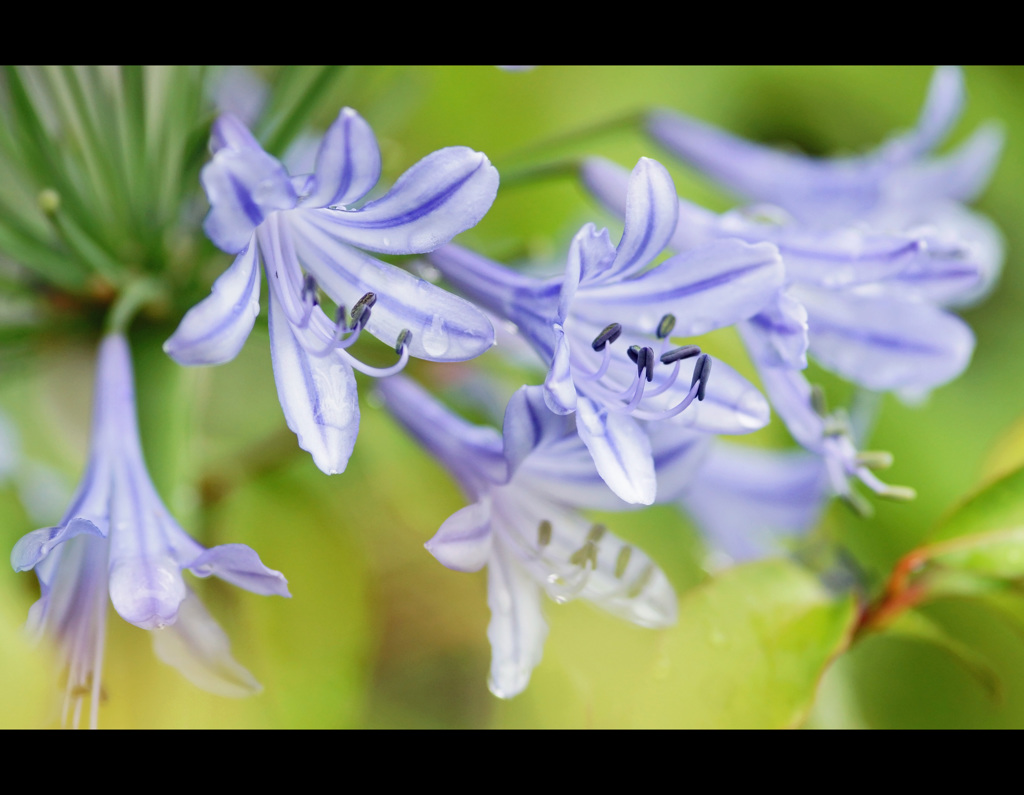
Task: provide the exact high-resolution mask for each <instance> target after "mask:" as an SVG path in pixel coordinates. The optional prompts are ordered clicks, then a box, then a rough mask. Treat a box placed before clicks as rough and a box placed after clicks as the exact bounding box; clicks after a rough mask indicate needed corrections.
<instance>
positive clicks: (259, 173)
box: [164, 108, 498, 474]
mask: <svg viewBox="0 0 1024 795" xmlns="http://www.w3.org/2000/svg"><path fill="white" fill-rule="evenodd" d="M210 146H211V149H212V151H213V159H212V160H211V161H210V163H208V164H207V165H206V166H205V167H204V168H203V172H202V183H203V188H204V189H205V191H206V195H207V197H208V198H209V200H210V213H209V215H207V217H206V221H205V224H204V228H205V230H206V233H207V235H209V237H210V239H211V240H212V241H213V242H214V243H215V244H216V245H217V246H218V247H220V248H221V249H223V250H224V251H226V252H228V253H231V254H237V255H238V256H237V257H236V259H235V261H234V263H233V264H232V265H231V267H230V268H229V269H228V270H227V271H226V272H225V273H224V274H223V275H222V276H221V277H220V278H219V279H218V280H217V281H216V283H215V284H214V285H213V292H212V294H211V295H210V296H209V297H208V298H206V299H205V300H203V301H202V302H200V303H199V304H197V305H196V306H194V307H193V308H192V309H191V310H189V312H188V313H187V314H186V315H185V317H184V318H183V319H182V321H181V325H179V327H178V329H177V331H176V332H175V333H174V335H173V336H172V337H171V338H170V339H169V340H167V342H166V343H165V345H164V350H165V351H166V352H167V353H168V354H169V355H170V356H171V357H172V358H174V360H175V361H177V362H179V363H180V364H188V365H199V364H221V363H223V362H227V361H229V360H231V359H232V358H234V356H235V355H236V354H237V353H238V351H239V350H240V349H241V347H242V345H243V344H244V342H245V340H246V338H247V337H248V335H249V332H250V331H251V330H252V327H253V323H254V321H255V318H256V315H257V314H258V313H259V283H260V278H259V267H260V265H262V269H263V271H264V273H265V274H266V277H267V283H268V285H269V289H270V310H269V321H270V346H271V358H272V360H273V366H274V378H275V380H276V382H277V390H278V396H279V398H280V401H281V408H282V409H283V410H284V414H285V419H286V421H287V423H288V427H289V428H290V429H291V430H292V431H294V432H295V433H296V435H297V436H298V439H299V445H300V446H301V447H302V448H303V449H304V450H308V451H309V452H310V453H311V454H312V456H313V460H314V462H315V463H316V465H317V466H318V467H319V468H320V469H321V470H323V471H324V472H326V473H328V474H335V473H338V472H342V471H344V469H345V467H346V465H347V463H348V459H349V456H350V455H351V453H352V448H353V446H354V444H355V440H356V434H357V432H358V426H359V403H358V398H357V394H356V382H355V377H354V374H353V369H356V370H359V371H360V372H363V373H366V374H368V375H374V376H382V375H389V374H391V373H393V372H396V371H398V370H399V369H401V368H402V367H403V366H404V365H405V362H406V361H407V359H408V357H409V356H415V357H418V358H422V359H429V360H430V361H442V362H450V361H462V360H465V359H470V358H473V357H474V356H477V355H479V354H480V353H482V352H483V351H485V350H486V349H487V348H489V347H490V346H491V345H493V344H494V331H493V329H492V327H491V324H490V322H489V321H488V320H487V318H486V317H484V315H483V314H482V313H481V312H479V311H478V310H477V309H476V308H475V307H473V306H472V305H471V304H469V303H468V302H466V301H464V300H462V299H461V298H457V297H455V296H453V295H451V294H449V293H447V292H445V291H443V290H441V289H439V288H437V287H434V286H433V285H431V284H429V283H427V282H425V281H423V280H422V279H418V278H416V277H414V276H412V275H411V274H409V273H407V272H405V271H403V270H401V269H399V268H396V267H394V266H391V265H388V264H385V263H383V262H381V261H379V260H377V259H375V258H374V257H372V256H370V255H368V254H366V253H364V251H362V249H367V250H369V251H375V252H380V253H384V254H413V253H422V252H426V251H430V250H432V249H434V248H436V247H437V246H439V245H441V244H442V243H446V242H447V241H449V240H450V239H451V238H452V237H454V236H455V235H456V234H458V233H459V232H462V231H464V230H466V229H468V228H469V227H471V226H474V225H475V224H476V223H477V222H478V221H479V220H480V219H481V218H482V217H483V216H484V214H485V213H486V212H487V210H488V209H490V206H491V203H492V202H493V201H494V197H495V194H496V192H497V189H498V172H497V171H496V170H495V169H494V167H493V166H491V164H490V162H489V161H488V160H487V157H486V156H484V155H483V154H481V153H479V152H474V151H472V150H470V149H467V148H466V147H450V148H447V149H441V150H439V151H437V152H434V153H433V154H431V155H428V156H427V157H425V158H424V159H423V160H421V161H420V162H419V163H417V164H416V165H414V166H413V167H412V168H410V169H409V170H408V171H407V172H405V174H403V175H402V176H401V177H400V178H399V179H398V181H397V182H396V183H395V185H394V187H393V188H392V189H391V190H390V191H389V192H388V193H387V194H386V195H384V196H383V197H381V198H379V199H376V200H374V201H370V202H368V203H365V204H363V205H362V206H356V205H357V204H358V203H359V202H360V201H362V200H363V199H364V198H365V197H366V196H367V194H368V193H369V192H370V191H371V189H372V188H373V187H374V185H375V184H376V183H377V180H378V178H379V176H380V150H379V149H378V147H377V141H376V138H375V137H374V134H373V131H372V130H371V129H370V126H369V125H368V124H367V123H366V122H365V121H364V120H363V119H362V118H361V117H360V116H359V114H357V113H356V112H355V111H354V110H352V109H350V108H345V109H343V110H342V111H341V113H340V114H339V115H338V118H337V120H336V121H335V122H334V123H333V124H332V125H331V126H330V128H328V130H327V133H326V134H325V135H324V138H323V141H322V142H321V144H320V149H319V152H318V154H317V159H316V168H315V170H314V172H313V173H312V174H309V175H306V176H299V177H291V176H289V174H288V173H287V172H286V171H285V169H284V167H283V166H282V165H281V163H279V162H278V161H277V160H276V159H274V158H273V157H271V156H270V155H268V154H267V153H266V152H264V151H263V149H261V148H260V145H259V144H258V143H257V142H256V140H255V139H254V138H253V136H252V134H251V133H250V132H249V131H248V130H247V129H246V128H245V126H244V125H242V124H241V122H239V121H238V120H237V119H235V118H233V117H231V116H223V117H221V118H220V119H218V120H217V122H216V123H215V124H214V128H213V134H212V137H211V142H210ZM321 289H322V290H323V291H324V292H325V293H326V294H327V295H328V296H329V297H330V298H331V300H332V301H334V302H335V303H336V304H337V306H338V311H337V312H336V314H335V317H334V319H333V320H332V319H330V318H328V317H327V315H326V314H325V313H324V312H323V310H322V309H321V308H320V306H319V300H318V294H319V290H321ZM347 309H350V310H351V312H348V311H347ZM363 330H366V331H367V332H369V333H370V334H372V335H373V336H375V337H377V338H378V339H381V340H383V341H384V342H385V343H387V344H388V345H389V346H394V347H395V350H396V352H397V353H398V355H399V361H398V363H397V364H395V365H394V366H392V367H387V368H375V367H370V366H368V365H366V364H364V363H363V362H361V361H359V360H358V359H356V358H355V357H354V356H352V355H351V354H350V353H349V352H348V350H347V349H348V348H349V347H350V346H351V345H353V344H354V343H355V342H356V340H357V339H358V338H359V336H360V334H361V333H362V331H363Z"/></svg>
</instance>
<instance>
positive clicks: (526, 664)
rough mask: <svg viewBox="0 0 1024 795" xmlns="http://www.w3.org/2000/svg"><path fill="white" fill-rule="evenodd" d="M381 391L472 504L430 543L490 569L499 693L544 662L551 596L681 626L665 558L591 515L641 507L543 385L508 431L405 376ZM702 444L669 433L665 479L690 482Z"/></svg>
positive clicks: (468, 564) (522, 683)
mask: <svg viewBox="0 0 1024 795" xmlns="http://www.w3.org/2000/svg"><path fill="white" fill-rule="evenodd" d="M378 388H379V390H380V393H381V395H382V397H383V398H384V402H385V405H386V406H387V408H388V409H389V411H390V412H391V413H392V415H394V417H395V418H396V419H397V420H398V421H399V422H400V423H401V424H402V425H403V426H404V427H405V428H406V429H407V430H408V431H409V432H410V433H411V434H412V435H413V436H414V437H415V438H416V439H417V441H418V442H419V443H420V444H421V445H423V447H425V448H426V449H427V450H428V451H429V452H430V453H432V454H433V455H434V456H435V457H436V458H437V459H438V460H439V461H440V462H441V463H442V464H443V465H444V466H445V467H447V469H448V470H449V471H450V472H451V474H452V475H453V476H454V477H455V478H456V480H457V481H458V482H459V485H460V486H461V487H462V489H463V491H464V492H465V494H466V496H467V498H468V499H470V500H472V503H471V504H470V505H469V506H467V507H465V508H463V509H461V510H459V511H457V512H456V513H454V514H452V516H450V517H449V518H448V519H447V520H446V521H445V522H444V524H443V525H442V526H441V528H440V530H438V532H437V534H436V535H435V536H434V537H433V538H432V539H431V540H430V541H428V542H427V544H426V547H427V549H428V550H429V551H430V553H431V554H432V555H434V557H436V558H437V559H438V560H439V561H440V562H441V563H443V564H444V565H445V566H447V567H448V568H451V569H455V570H457V571H466V572H472V571H478V570H480V569H482V568H483V567H485V566H486V567H487V603H488V605H489V606H490V608H491V622H490V625H489V626H488V629H487V637H488V638H489V639H490V642H491V653H492V658H491V670H490V677H489V682H488V684H489V687H490V689H491V691H492V692H493V693H494V694H495V695H497V696H500V697H502V698H509V697H511V696H514V695H516V694H518V693H520V692H522V690H523V689H524V688H525V687H526V685H527V684H528V682H529V679H530V674H531V672H532V671H533V669H534V667H536V665H537V664H538V663H539V662H540V659H541V655H542V653H543V647H544V640H545V638H546V637H547V631H548V629H547V623H546V622H545V620H544V614H543V610H542V605H541V601H542V600H541V596H542V594H544V593H547V594H548V596H550V597H551V598H552V599H554V600H555V601H556V602H559V603H562V602H566V601H568V600H570V599H574V598H583V599H587V600H589V601H591V602H593V603H594V604H596V605H598V606H599V607H602V608H604V609H605V610H607V611H609V612H611V613H613V614H615V615H617V616H619V617H621V618H625V619H627V620H628V621H632V622H633V623H635V624H639V625H640V626H644V627H654V628H659V627H666V626H670V625H671V624H673V623H674V622H675V619H676V609H677V608H676V598H675V593H674V591H673V589H672V586H671V585H670V584H669V582H668V580H667V579H666V577H665V575H664V573H663V572H662V571H661V569H660V568H659V567H658V566H657V564H655V563H654V562H653V561H652V560H651V559H650V558H649V557H648V556H647V555H645V554H644V553H643V552H642V551H641V550H639V549H637V548H636V547H633V546H631V545H629V544H626V543H625V542H623V541H622V540H620V539H619V538H616V537H615V536H614V535H612V534H611V533H610V532H608V530H607V528H606V527H605V526H604V525H601V524H595V523H594V522H592V521H589V520H588V519H586V518H585V517H584V516H583V515H582V514H581V513H580V510H581V509H587V508H593V509H603V510H624V509H628V508H629V507H630V506H629V505H628V504H626V503H624V502H623V501H622V500H621V499H619V498H618V497H616V496H615V495H614V494H613V493H612V492H611V491H610V490H609V489H608V487H607V485H606V484H605V483H604V482H603V480H602V479H601V477H600V476H599V475H598V473H597V471H596V469H595V467H594V463H593V461H592V460H591V457H590V455H589V453H588V452H587V450H586V448H585V447H584V446H583V443H582V441H581V440H580V438H579V435H578V434H577V433H576V430H575V428H574V417H573V415H559V414H554V413H552V412H551V411H550V410H549V409H548V408H547V406H546V404H545V400H544V397H543V395H542V394H541V393H542V389H541V387H539V386H534V387H523V388H521V389H520V390H519V391H517V392H516V393H515V395H513V397H512V399H511V400H510V401H509V404H508V407H507V409H506V411H505V421H504V426H503V432H502V433H501V434H499V433H498V432H497V431H495V430H494V429H492V428H487V427H481V426H476V425H471V424H469V423H468V422H466V421H465V420H463V419H462V418H460V417H458V416H457V415H455V414H453V413H452V412H450V411H449V410H448V409H446V408H445V407H444V406H442V405H441V404H439V403H438V402H437V401H436V400H434V399H433V398H432V397H431V396H430V395H429V394H427V393H426V392H425V391H424V390H423V389H421V388H420V387H419V386H417V385H416V384H414V383H413V382H411V381H409V380H407V379H405V378H403V377H401V376H399V377H395V378H388V379H384V380H382V381H381V382H380V384H379V387H378ZM702 442H703V439H702V438H701V435H698V434H691V436H690V437H689V439H688V440H686V441H684V442H681V443H680V442H678V441H676V442H674V443H673V442H666V441H664V440H662V441H661V443H660V444H659V445H658V446H657V448H656V459H657V469H658V475H659V477H660V478H664V480H665V482H666V483H682V482H685V481H687V480H688V479H689V478H690V476H691V475H692V470H693V469H694V468H695V467H696V466H697V465H698V464H699V461H700V459H701V457H702V455H703V452H704V450H703V444H702Z"/></svg>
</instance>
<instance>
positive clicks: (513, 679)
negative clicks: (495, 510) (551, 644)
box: [487, 541, 548, 698]
mask: <svg viewBox="0 0 1024 795" xmlns="http://www.w3.org/2000/svg"><path fill="white" fill-rule="evenodd" d="M499 544H500V542H498V541H496V542H495V550H494V554H493V555H492V557H491V561H490V563H489V565H488V567H487V604H488V606H489V607H490V608H491V623H490V624H488V625H487V638H488V640H490V642H491V673H490V676H489V678H488V681H487V686H488V687H489V688H490V690H491V692H492V693H494V695H496V696H498V698H512V696H516V695H519V693H521V692H522V691H523V690H524V689H525V688H526V685H527V684H529V682H530V674H532V673H533V669H534V668H536V667H537V664H538V663H539V662H540V660H541V657H542V656H543V654H544V641H545V640H546V639H547V635H548V625H547V622H546V621H545V620H544V614H543V612H542V610H541V604H540V594H541V589H540V587H539V586H538V585H537V584H536V583H535V582H534V581H533V580H532V579H530V577H529V575H528V574H527V573H526V572H525V571H523V569H521V568H520V567H519V565H518V564H517V563H516V561H515V559H514V557H513V556H512V555H511V554H508V553H507V552H506V550H505V549H504V547H501V546H499Z"/></svg>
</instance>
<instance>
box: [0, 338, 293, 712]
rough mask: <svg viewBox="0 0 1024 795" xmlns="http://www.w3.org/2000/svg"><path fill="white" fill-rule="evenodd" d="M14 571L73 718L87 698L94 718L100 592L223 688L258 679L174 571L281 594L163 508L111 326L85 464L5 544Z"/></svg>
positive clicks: (165, 651) (256, 567)
mask: <svg viewBox="0 0 1024 795" xmlns="http://www.w3.org/2000/svg"><path fill="white" fill-rule="evenodd" d="M11 564H12V566H13V567H14V569H15V571H26V570H28V569H35V571H36V574H37V575H38V577H39V583H40V589H41V597H40V599H39V601H38V602H36V603H35V604H34V605H33V606H32V609H31V611H30V613H29V626H30V628H31V629H33V630H34V631H35V632H37V633H40V634H44V635H47V636H50V637H51V638H52V639H54V640H55V642H56V643H57V645H58V647H59V649H60V651H61V654H62V656H63V658H64V663H65V664H66V666H67V674H68V678H67V693H66V697H65V721H67V710H68V708H69V707H70V705H72V704H74V713H73V717H72V721H71V722H72V723H73V724H75V725H77V723H78V720H79V716H80V711H81V707H82V702H83V699H84V697H85V696H86V695H89V696H90V699H91V720H90V722H91V724H92V725H93V726H95V725H96V722H97V714H98V708H99V700H100V699H99V694H100V675H101V671H102V663H103V646H104V635H105V628H106V614H107V594H108V593H109V598H110V602H111V603H112V604H113V606H114V609H115V610H116V611H117V613H118V614H119V615H120V616H121V617H122V618H123V619H124V620H125V621H128V622H129V623H131V624H134V625H136V626H138V627H141V628H143V629H151V630H158V631H157V632H154V635H153V641H154V647H155V650H156V652H157V655H158V656H159V657H160V658H161V659H162V660H164V661H165V662H168V663H170V664H172V665H175V666H176V667H178V668H179V670H181V672H182V673H183V674H184V675H185V676H186V677H187V678H188V679H189V680H190V681H192V682H193V683H194V684H196V685H198V686H200V687H204V688H206V689H208V690H211V691H213V692H217V693H221V694H223V695H244V694H246V693H248V692H254V691H256V690H258V689H259V684H258V683H257V682H256V681H255V679H253V677H252V675H251V674H250V673H249V672H248V671H246V670H245V669H244V668H243V667H242V666H240V665H239V664H238V663H237V662H235V660H234V659H233V658H232V657H231V653H230V650H229V647H228V640H227V637H226V635H225V634H224V632H223V630H221V628H220V627H219V626H218V625H217V622H216V621H215V620H214V619H213V618H212V617H211V616H210V615H209V613H207V612H206V610H205V608H203V606H202V604H201V603H200V601H199V599H198V597H196V596H195V594H194V593H193V592H192V591H191V589H190V588H189V587H188V586H187V585H186V583H185V580H184V578H183V577H182V571H183V570H185V569H188V570H189V571H190V572H192V573H193V574H195V575H196V576H198V577H209V576H210V575H215V576H217V577H220V578H221V579H222V580H225V581H226V582H230V583H231V584H233V585H237V586H239V587H241V588H245V589H247V590H250V591H253V592H254V593H258V594H264V595H270V594H277V595H279V596H289V595H290V594H289V593H288V587H287V582H286V580H285V578H284V577H283V576H282V575H281V574H280V572H277V571H274V570H272V569H268V568H267V567H266V566H264V565H263V563H262V562H261V561H260V559H259V556H258V555H257V554H256V553H255V552H254V551H253V550H252V549H250V548H249V547H247V546H245V545H243V544H224V545H221V546H217V547H212V548H210V549H206V548H204V547H203V546H202V545H200V544H199V543H197V542H196V541H195V540H193V539H192V538H191V537H190V536H189V535H188V534H187V533H186V532H185V531H184V530H183V529H182V528H181V527H180V526H179V525H178V523H177V522H176V521H175V520H174V518H173V517H172V516H171V515H170V513H169V512H168V511H167V508H166V507H165V506H164V504H163V502H162V501H161V499H160V496H159V495H158V494H157V492H156V489H155V488H154V487H153V483H152V481H151V480H150V478H149V474H148V472H147V470H146V465H145V461H144V460H143V455H142V448H141V445H140V442H139V434H138V424H137V420H136V411H135V392H134V384H133V376H132V367H131V352H130V350H129V348H128V342H127V340H126V339H125V338H124V337H123V336H121V335H117V334H112V335H109V336H107V337H106V338H104V340H103V342H102V344H101V346H100V351H99V359H98V364H97V373H96V388H95V395H94V400H93V425H92V439H91V446H90V452H89V463H88V466H87V468H86V471H85V475H84V476H83V478H82V482H81V483H80V484H79V487H78V490H77V492H76V494H75V496H74V498H73V499H72V502H71V505H70V507H69V508H68V510H67V512H66V513H65V514H64V518H63V519H62V520H61V522H60V524H58V525H56V526H55V527H45V528H42V529H40V530H35V531H33V532H31V533H28V534H27V535H25V536H24V537H23V538H22V539H21V540H20V541H18V543H17V544H16V545H15V547H14V550H13V551H12V553H11Z"/></svg>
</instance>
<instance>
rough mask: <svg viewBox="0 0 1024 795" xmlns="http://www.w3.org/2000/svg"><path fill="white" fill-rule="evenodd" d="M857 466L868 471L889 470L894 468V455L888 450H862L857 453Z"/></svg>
mask: <svg viewBox="0 0 1024 795" xmlns="http://www.w3.org/2000/svg"><path fill="white" fill-rule="evenodd" d="M855 460H856V462H857V466H862V467H867V468H868V469H888V468H889V467H891V466H892V462H893V455H892V453H890V452H889V451H888V450H862V451H861V452H859V453H857V457H856V459H855Z"/></svg>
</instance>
